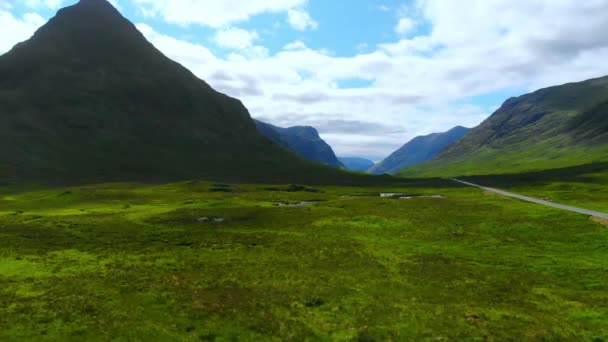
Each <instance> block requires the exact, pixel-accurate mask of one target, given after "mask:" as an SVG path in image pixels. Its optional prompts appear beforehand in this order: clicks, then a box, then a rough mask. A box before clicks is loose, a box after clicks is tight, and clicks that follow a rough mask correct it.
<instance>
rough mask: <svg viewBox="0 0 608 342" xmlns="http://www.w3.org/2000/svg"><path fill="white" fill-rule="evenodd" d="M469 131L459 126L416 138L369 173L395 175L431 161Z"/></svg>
mask: <svg viewBox="0 0 608 342" xmlns="http://www.w3.org/2000/svg"><path fill="white" fill-rule="evenodd" d="M469 130H470V129H469V128H465V127H460V126H458V127H455V128H452V129H451V130H449V131H447V132H444V133H434V134H430V135H426V136H421V137H416V138H414V139H412V140H411V141H410V142H408V143H407V144H405V145H403V147H401V148H400V149H398V150H397V151H395V152H394V153H393V154H391V155H390V156H389V157H388V158H386V159H385V160H383V161H382V162H380V163H378V164H377V165H376V166H374V167H373V168H371V169H370V170H369V172H370V173H372V174H376V175H380V174H384V173H387V174H395V173H397V172H399V171H401V170H403V169H405V168H407V167H409V166H412V165H417V164H420V163H423V162H425V161H428V160H431V159H433V158H434V157H435V156H437V155H438V154H439V153H441V151H443V150H444V149H445V148H446V147H448V146H449V145H450V144H452V143H454V142H455V141H457V140H458V139H460V138H462V137H463V136H464V135H465V134H467V133H468V132H469Z"/></svg>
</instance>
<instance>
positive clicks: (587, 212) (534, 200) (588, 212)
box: [452, 178, 608, 219]
mask: <svg viewBox="0 0 608 342" xmlns="http://www.w3.org/2000/svg"><path fill="white" fill-rule="evenodd" d="M452 180H453V181H454V182H458V183H460V184H464V185H468V186H474V187H476V188H480V189H483V190H487V191H490V192H495V193H497V194H501V195H503V196H508V197H513V198H517V199H520V200H522V201H528V202H532V203H537V204H542V205H546V206H549V207H553V208H557V209H562V210H568V211H572V212H575V213H579V214H583V215H589V216H595V217H602V218H606V219H608V214H606V213H600V212H597V211H592V210H587V209H581V208H577V207H571V206H569V205H563V204H557V203H553V202H549V201H543V200H539V199H537V198H532V197H528V196H522V195H518V194H514V193H511V192H507V191H503V190H499V189H494V188H488V187H485V186H481V185H477V184H473V183H469V182H465V181H463V180H460V179H456V178H452Z"/></svg>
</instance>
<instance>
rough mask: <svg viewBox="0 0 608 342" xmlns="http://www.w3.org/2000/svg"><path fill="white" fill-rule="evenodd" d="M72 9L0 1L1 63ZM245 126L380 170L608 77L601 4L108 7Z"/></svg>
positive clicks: (26, 0) (245, 1) (552, 0)
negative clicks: (277, 132)
mask: <svg viewBox="0 0 608 342" xmlns="http://www.w3.org/2000/svg"><path fill="white" fill-rule="evenodd" d="M76 2H77V1H76V0H0V37H2V38H1V39H0V54H1V53H4V52H6V51H8V50H9V49H10V48H11V47H12V46H13V45H15V44H16V43H18V42H20V41H23V40H26V39H28V38H29V37H30V36H31V35H32V34H33V33H34V31H35V30H36V29H37V28H38V27H40V26H41V25H43V24H44V23H45V22H46V21H47V20H48V19H50V18H51V17H52V16H53V15H54V14H55V13H56V11H57V10H58V9H59V8H60V7H64V6H67V5H72V4H74V3H76ZM111 2H112V3H113V4H114V5H115V6H116V7H117V8H118V9H119V10H120V11H121V12H122V13H123V15H124V16H125V17H127V18H128V19H129V20H131V21H132V22H133V23H135V24H136V26H137V27H138V29H139V30H140V31H142V32H143V33H144V35H145V36H146V38H148V40H150V41H151V42H152V43H153V44H154V45H155V46H156V47H157V48H159V49H160V50H161V51H162V52H163V53H165V54H166V55H167V56H169V57H170V58H172V59H174V60H176V61H178V62H179V63H181V64H183V65H184V66H186V67H187V68H189V69H190V70H192V71H193V72H194V73H195V74H196V75H197V76H199V77H200V78H202V79H204V80H205V81H207V82H208V83H209V84H210V85H211V86H213V87H214V88H216V89H217V90H219V91H222V92H225V93H227V94H229V95H231V96H234V97H237V98H239V99H240V100H242V101H243V103H244V104H245V105H246V106H247V108H248V109H249V111H250V113H251V115H252V117H254V118H258V119H260V120H263V121H266V122H269V123H272V124H275V125H278V126H284V127H287V126H296V125H312V126H314V127H316V128H317V129H318V130H319V132H320V133H321V136H322V137H323V138H324V139H325V140H326V141H327V142H328V143H329V144H330V145H331V146H332V147H333V148H334V150H335V152H336V154H337V155H339V156H357V157H365V158H370V159H372V160H374V161H379V160H381V159H383V158H384V157H386V156H387V155H389V154H390V153H391V152H393V151H394V150H395V149H397V148H399V147H400V146H402V145H403V144H404V143H406V142H407V141H409V140H410V139H412V138H413V137H415V136H419V135H426V134H430V133H434V132H443V131H447V130H449V129H451V128H452V127H454V126H457V125H461V126H466V127H474V126H476V125H478V124H479V123H481V122H482V121H483V120H485V119H486V118H487V117H488V116H489V115H491V114H492V113H493V112H494V111H495V110H496V109H498V108H499V107H500V105H501V104H502V103H503V102H504V101H505V100H507V99H508V98H509V97H512V96H520V95H522V94H525V93H528V92H530V91H533V90H536V89H539V88H543V87H548V86H552V85H559V84H563V83H567V82H576V81H582V80H585V79H589V78H594V77H600V76H605V75H608V63H607V61H608V34H606V33H607V32H608V0H585V1H579V0H459V1H455V0H111Z"/></svg>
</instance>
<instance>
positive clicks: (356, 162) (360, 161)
mask: <svg viewBox="0 0 608 342" xmlns="http://www.w3.org/2000/svg"><path fill="white" fill-rule="evenodd" d="M338 160H339V161H340V163H342V165H344V167H345V168H346V169H347V170H351V171H359V172H365V171H367V170H369V169H371V168H372V167H373V166H374V165H375V163H374V162H373V161H371V160H369V159H365V158H354V157H353V158H347V157H339V158H338Z"/></svg>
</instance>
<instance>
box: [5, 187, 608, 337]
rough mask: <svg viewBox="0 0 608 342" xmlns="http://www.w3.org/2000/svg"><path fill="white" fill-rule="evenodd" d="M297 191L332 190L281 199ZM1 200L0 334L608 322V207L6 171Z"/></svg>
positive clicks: (286, 332)
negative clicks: (72, 178)
mask: <svg viewBox="0 0 608 342" xmlns="http://www.w3.org/2000/svg"><path fill="white" fill-rule="evenodd" d="M213 188H229V189H230V190H231V191H212V189H213ZM288 190H293V191H288ZM315 190H316V191H315ZM384 191H387V192H404V193H415V194H429V195H430V194H441V195H443V196H444V197H445V198H440V199H437V198H418V199H411V200H398V199H387V198H380V197H377V196H373V195H375V194H378V193H379V192H384ZM345 195H358V196H347V197H345ZM361 195H369V196H361ZM299 201H319V202H318V203H316V204H314V205H312V206H308V207H278V206H276V205H275V204H276V203H278V202H289V203H296V202H299ZM0 208H1V209H0V212H1V213H0V327H1V328H0V340H7V341H11V340H37V341H45V340H65V341H82V340H91V341H95V340H110V339H116V340H184V341H194V340H204V341H205V340H206V341H227V340H236V341H247V340H256V341H275V340H276V341H281V340H309V341H315V340H338V341H340V340H341V341H374V340H378V341H384V340H387V341H390V340H393V341H402V340H440V341H441V340H589V341H591V340H595V341H603V340H607V339H608V324H606V323H607V322H608V295H607V293H608V285H607V284H606V282H605V279H606V270H608V229H606V227H605V226H604V225H602V224H600V223H598V222H594V221H592V220H590V219H589V218H588V217H585V216H582V215H577V214H572V213H568V212H563V211H559V210H554V209H551V208H545V207H542V206H536V205H531V204H528V203H524V202H520V201H516V200H512V199H508V198H503V197H499V196H486V195H484V194H483V192H481V191H479V190H477V189H472V188H466V187H456V186H454V185H452V184H450V183H447V182H446V183H437V181H435V183H433V186H425V185H424V184H423V183H420V182H419V183H416V184H414V183H412V184H411V185H410V186H404V187H403V188H399V189H395V188H384V189H383V188H353V187H315V188H314V189H313V188H309V187H305V188H300V187H291V186H261V185H228V184H222V185H218V184H213V183H205V182H185V183H176V184H166V185H138V184H105V185H97V186H83V187H73V188H66V189H45V190H29V191H27V192H17V191H15V189H9V188H4V189H0ZM202 217H208V218H211V217H213V218H219V217H221V218H224V219H225V221H224V222H221V223H215V222H210V221H199V218H202Z"/></svg>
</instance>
